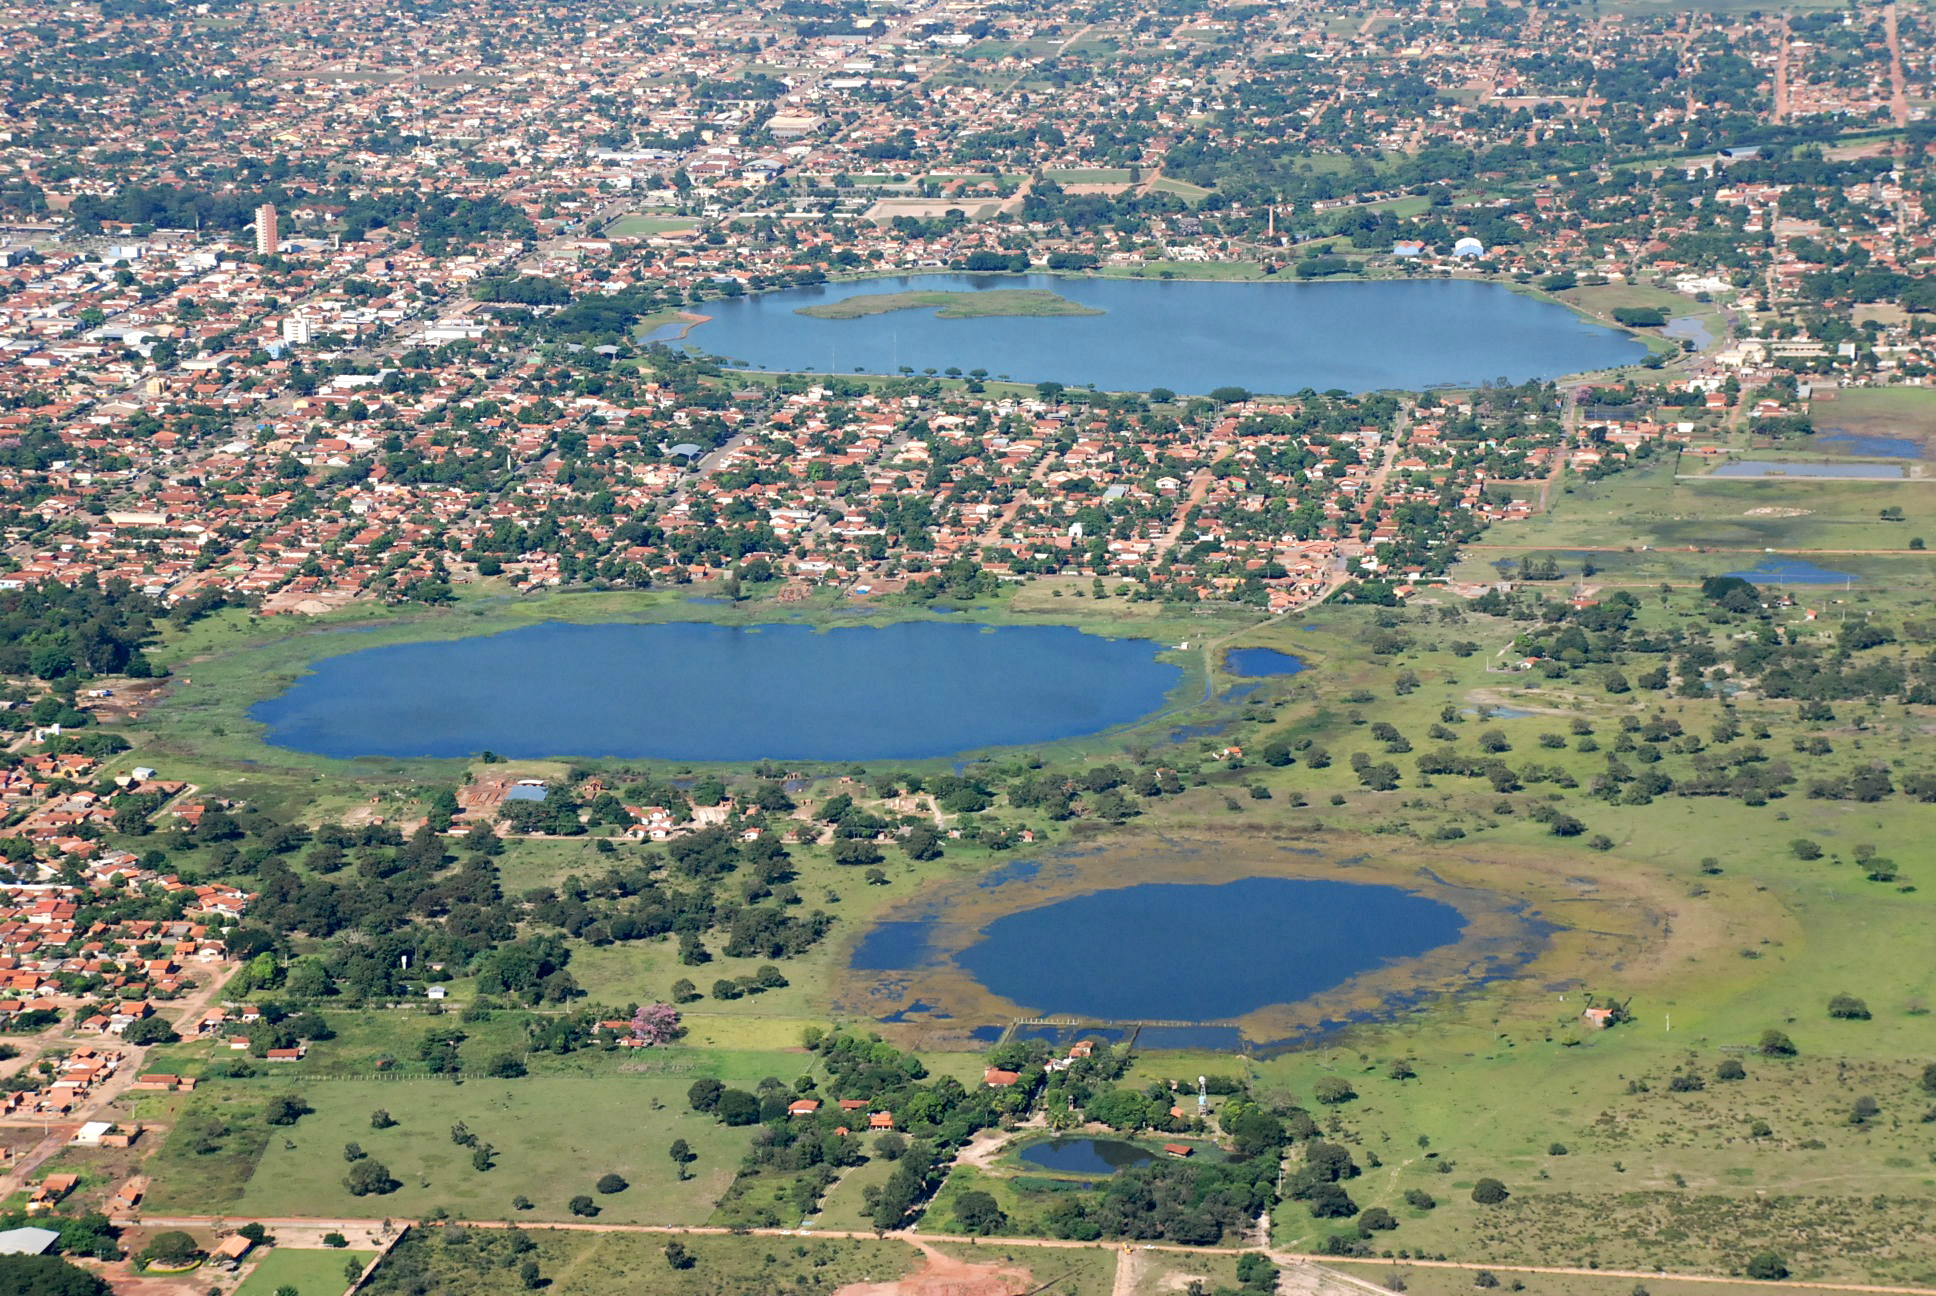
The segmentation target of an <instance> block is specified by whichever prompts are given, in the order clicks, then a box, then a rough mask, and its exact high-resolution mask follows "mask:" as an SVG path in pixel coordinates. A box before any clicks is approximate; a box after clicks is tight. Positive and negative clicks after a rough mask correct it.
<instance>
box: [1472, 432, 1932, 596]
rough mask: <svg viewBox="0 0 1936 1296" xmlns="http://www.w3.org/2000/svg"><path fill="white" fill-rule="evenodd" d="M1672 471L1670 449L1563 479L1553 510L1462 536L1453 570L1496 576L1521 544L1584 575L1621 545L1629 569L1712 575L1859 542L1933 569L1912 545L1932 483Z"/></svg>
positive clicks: (1836, 551) (1927, 572) (1927, 516)
mask: <svg viewBox="0 0 1936 1296" xmlns="http://www.w3.org/2000/svg"><path fill="white" fill-rule="evenodd" d="M1675 474H1676V457H1675V456H1673V455H1667V456H1664V457H1663V458H1662V459H1661V460H1660V461H1658V462H1656V463H1654V464H1651V465H1649V466H1647V467H1645V468H1642V469H1638V470H1635V471H1631V472H1624V473H1619V474H1616V475H1614V476H1612V477H1606V478H1602V479H1601V480H1599V481H1597V482H1587V481H1583V480H1578V479H1569V480H1568V481H1567V483H1566V484H1565V486H1564V488H1563V489H1562V491H1560V492H1558V493H1556V494H1555V496H1554V505H1553V508H1552V511H1551V512H1549V513H1546V514H1543V515H1537V516H1534V517H1532V518H1529V519H1527V520H1525V521H1523V522H1511V523H1502V524H1500V525H1498V526H1495V527H1493V528H1491V529H1490V530H1489V531H1487V533H1486V536H1485V539H1484V541H1483V542H1482V543H1481V544H1479V545H1474V546H1470V547H1468V549H1467V550H1466V552H1465V558H1464V561H1463V562H1462V563H1461V564H1460V566H1459V568H1458V569H1457V571H1456V574H1457V575H1458V576H1460V577H1461V578H1465V579H1473V580H1487V579H1496V578H1497V576H1496V573H1494V572H1492V571H1491V570H1490V569H1489V568H1488V567H1487V564H1489V563H1491V562H1493V561H1495V560H1496V559H1498V558H1502V557H1518V556H1521V555H1524V554H1528V553H1542V554H1543V553H1551V554H1555V555H1557V556H1559V557H1561V558H1562V560H1563V568H1564V571H1565V573H1566V574H1568V575H1579V574H1580V562H1581V561H1582V560H1585V561H1589V562H1591V563H1593V564H1595V565H1596V566H1602V567H1607V568H1608V569H1609V571H1611V570H1612V567H1611V564H1613V563H1615V562H1619V561H1621V557H1620V556H1621V555H1626V565H1627V566H1628V567H1629V568H1631V567H1632V566H1633V565H1634V563H1633V555H1635V554H1644V555H1645V557H1644V561H1645V563H1647V564H1649V565H1650V566H1651V565H1657V564H1676V565H1677V566H1676V567H1675V568H1673V569H1672V570H1673V571H1686V572H1689V573H1694V572H1698V573H1699V574H1705V575H1712V574H1716V573H1719V572H1723V571H1730V570H1735V569H1737V568H1747V567H1752V566H1754V564H1755V563H1756V561H1758V555H1759V554H1761V553H1763V552H1765V551H1774V552H1779V553H1789V554H1807V553H1811V552H1812V553H1821V554H1825V555H1828V556H1826V557H1822V558H1820V559H1819V560H1818V561H1819V563H1820V564H1821V565H1822V566H1824V567H1829V568H1834V569H1838V570H1839V569H1840V567H1841V565H1842V558H1843V557H1844V556H1845V555H1846V554H1847V553H1848V552H1850V551H1854V552H1859V553H1860V552H1867V553H1878V554H1885V555H1896V556H1900V557H1902V558H1903V559H1904V560H1905V563H1904V567H1903V571H1904V574H1905V575H1910V574H1913V573H1917V572H1920V573H1921V574H1922V579H1923V580H1924V581H1925V582H1927V581H1928V580H1929V579H1930V578H1931V576H1932V575H1936V570H1933V569H1932V565H1931V562H1930V559H1929V558H1928V557H1927V556H1926V555H1924V554H1918V553H1913V552H1911V551H1910V549H1909V542H1910V541H1911V540H1912V539H1915V538H1916V537H1918V536H1922V537H1927V538H1929V539H1936V483H1928V482H1917V481H1909V480H1904V481H1900V482H1889V481H1882V482H1849V481H1833V480H1826V479H1813V480H1810V479H1802V478H1795V477H1789V478H1783V479H1780V480H1762V481H1756V480H1748V479H1730V480H1724V479H1711V480H1706V481H1700V482H1689V481H1686V480H1682V479H1677V477H1676V475H1675ZM1531 489H1532V488H1531V487H1529V492H1530V491H1531ZM1891 508H1896V509H1901V510H1902V514H1903V519H1904V520H1902V521H1899V522H1897V521H1884V520H1883V518H1882V513H1883V511H1884V510H1885V509H1891ZM1648 551H1659V552H1648ZM1565 560H1570V561H1565ZM1662 570H1663V571H1666V570H1668V569H1665V568H1663V569H1662ZM1640 574H1650V573H1640ZM1696 578H1697V579H1698V576H1697V577H1696Z"/></svg>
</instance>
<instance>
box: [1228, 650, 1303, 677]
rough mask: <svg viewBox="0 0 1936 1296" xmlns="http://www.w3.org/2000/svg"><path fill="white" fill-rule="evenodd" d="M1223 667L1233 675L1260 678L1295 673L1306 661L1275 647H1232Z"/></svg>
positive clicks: (1301, 668)
mask: <svg viewBox="0 0 1936 1296" xmlns="http://www.w3.org/2000/svg"><path fill="white" fill-rule="evenodd" d="M1223 668H1224V669H1225V670H1227V671H1229V672H1230V673H1231V674H1232V675H1243V676H1245V677H1247V678H1252V679H1255V678H1259V677H1261V676H1265V675H1295V674H1297V673H1298V672H1299V671H1301V670H1303V669H1304V663H1303V662H1302V661H1300V660H1299V659H1298V658H1296V657H1293V656H1291V654H1289V653H1287V652H1279V651H1277V649H1275V648H1232V649H1231V650H1230V651H1229V652H1227V653H1225V654H1224V657H1223Z"/></svg>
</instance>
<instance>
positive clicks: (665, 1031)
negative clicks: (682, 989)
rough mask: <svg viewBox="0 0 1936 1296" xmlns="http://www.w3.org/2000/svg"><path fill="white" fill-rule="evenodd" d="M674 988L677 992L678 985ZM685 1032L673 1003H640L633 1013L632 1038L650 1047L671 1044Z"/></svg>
mask: <svg viewBox="0 0 1936 1296" xmlns="http://www.w3.org/2000/svg"><path fill="white" fill-rule="evenodd" d="M673 989H674V991H675V993H676V992H677V990H678V987H677V986H675V987H673ZM683 1033H684V1032H683V1031H682V1030H681V1029H680V1027H679V1010H678V1009H677V1008H674V1007H673V1006H672V1005H671V1004H667V1003H650V1004H640V1005H639V1008H638V1011H636V1012H634V1013H633V1014H632V1038H633V1039H635V1040H637V1041H638V1042H639V1043H641V1044H643V1045H646V1046H648V1047H650V1046H653V1045H658V1044H670V1043H671V1042H672V1041H673V1040H676V1039H678V1038H679V1036H680V1035H682V1034H683Z"/></svg>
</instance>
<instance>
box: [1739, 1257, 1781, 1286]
mask: <svg viewBox="0 0 1936 1296" xmlns="http://www.w3.org/2000/svg"><path fill="white" fill-rule="evenodd" d="M1747 1274H1748V1277H1750V1278H1753V1279H1756V1280H1758V1281H1760V1282H1776V1281H1779V1280H1780V1279H1783V1278H1786V1277H1787V1276H1788V1266H1787V1265H1786V1264H1784V1263H1782V1259H1781V1257H1780V1256H1778V1255H1776V1254H1775V1253H1774V1252H1773V1251H1762V1252H1759V1253H1757V1254H1756V1255H1755V1257H1754V1258H1753V1259H1751V1260H1749V1261H1748V1268H1747Z"/></svg>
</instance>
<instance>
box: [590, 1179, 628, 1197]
mask: <svg viewBox="0 0 1936 1296" xmlns="http://www.w3.org/2000/svg"><path fill="white" fill-rule="evenodd" d="M592 1186H593V1187H594V1188H596V1189H598V1191H600V1192H602V1193H604V1194H605V1195H606V1196H607V1197H610V1196H611V1195H612V1194H613V1193H622V1192H624V1191H625V1190H626V1189H627V1188H630V1187H631V1186H632V1185H631V1184H629V1183H627V1182H625V1176H624V1175H619V1174H602V1175H600V1176H598V1182H597V1183H595V1184H593V1185H592Z"/></svg>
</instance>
